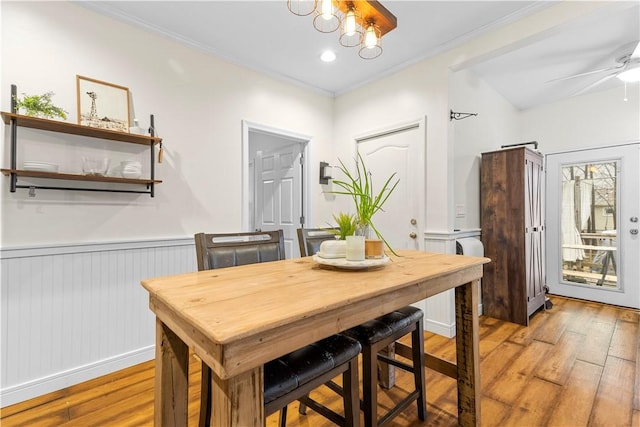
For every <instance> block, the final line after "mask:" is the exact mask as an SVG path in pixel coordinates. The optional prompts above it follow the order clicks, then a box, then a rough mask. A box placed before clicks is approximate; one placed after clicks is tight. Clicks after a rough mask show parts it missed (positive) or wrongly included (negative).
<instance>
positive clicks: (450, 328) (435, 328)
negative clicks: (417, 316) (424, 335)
mask: <svg viewBox="0 0 640 427" xmlns="http://www.w3.org/2000/svg"><path fill="white" fill-rule="evenodd" d="M424 329H425V331H429V332H433V333H434V334H438V335H442V336H443V337H446V338H453V337H455V336H456V324H455V323H453V324H450V325H447V324H445V323H442V322H437V321H435V320H432V319H425V322H424Z"/></svg>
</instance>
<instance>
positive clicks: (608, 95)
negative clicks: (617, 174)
mask: <svg viewBox="0 0 640 427" xmlns="http://www.w3.org/2000/svg"><path fill="white" fill-rule="evenodd" d="M520 127H521V129H522V135H523V138H525V139H527V138H532V139H537V140H538V141H539V142H540V143H541V145H540V151H542V152H543V153H553V152H557V151H563V150H568V149H578V148H585V147H601V146H604V145H613V144H617V143H622V142H629V141H638V140H640V84H639V83H633V84H628V85H627V101H626V102H625V101H624V87H622V86H619V87H616V88H613V89H608V90H604V91H600V92H596V93H593V94H588V95H582V96H577V97H573V98H568V99H565V100H563V101H559V102H555V103H553V104H547V105H543V106H540V107H538V108H533V109H530V110H527V111H524V112H522V113H521V114H520Z"/></svg>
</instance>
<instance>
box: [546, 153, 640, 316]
mask: <svg viewBox="0 0 640 427" xmlns="http://www.w3.org/2000/svg"><path fill="white" fill-rule="evenodd" d="M546 164H547V196H548V199H547V204H546V206H547V243H548V244H547V267H548V268H547V273H548V274H547V285H548V286H549V291H550V293H552V294H558V295H565V296H569V297H575V298H581V299H586V300H591V301H600V302H604V303H609V304H616V305H620V306H625V307H633V308H640V236H639V234H638V229H640V223H639V220H638V218H639V217H640V172H639V168H640V143H635V144H627V145H621V146H615V147H606V148H596V149H586V150H580V151H572V152H563V153H557V154H549V155H547V157H546Z"/></svg>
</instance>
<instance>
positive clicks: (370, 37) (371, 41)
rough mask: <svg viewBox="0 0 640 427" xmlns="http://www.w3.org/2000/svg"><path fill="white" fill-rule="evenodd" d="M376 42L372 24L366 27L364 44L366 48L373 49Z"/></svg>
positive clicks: (376, 38)
mask: <svg viewBox="0 0 640 427" xmlns="http://www.w3.org/2000/svg"><path fill="white" fill-rule="evenodd" d="M377 44H378V37H377V36H376V30H375V28H373V25H369V27H367V32H366V34H365V36H364V45H365V47H367V48H368V49H373V48H374V47H376V45H377Z"/></svg>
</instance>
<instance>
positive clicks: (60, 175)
mask: <svg viewBox="0 0 640 427" xmlns="http://www.w3.org/2000/svg"><path fill="white" fill-rule="evenodd" d="M0 171H2V174H3V175H5V176H10V175H11V174H12V173H15V174H16V175H17V176H24V177H30V178H47V179H64V180H68V181H93V182H118V183H121V184H142V185H149V184H160V183H162V181H161V180H158V179H144V178H142V179H131V178H120V177H117V176H99V175H81V174H72V173H57V172H56V173H54V172H40V171H27V170H20V169H0Z"/></svg>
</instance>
